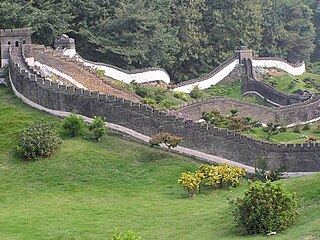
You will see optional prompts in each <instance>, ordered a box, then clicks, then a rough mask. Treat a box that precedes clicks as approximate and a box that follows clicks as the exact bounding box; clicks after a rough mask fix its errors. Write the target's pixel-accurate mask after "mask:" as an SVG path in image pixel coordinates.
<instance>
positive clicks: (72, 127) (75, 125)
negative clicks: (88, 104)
mask: <svg viewBox="0 0 320 240" xmlns="http://www.w3.org/2000/svg"><path fill="white" fill-rule="evenodd" d="M62 127H63V129H65V130H66V131H67V132H68V134H69V135H70V136H72V137H76V136H79V135H81V134H82V133H83V131H84V128H85V124H84V119H83V117H80V116H77V115H76V114H75V113H71V114H70V115H69V116H68V117H66V118H65V119H64V120H63V121H62Z"/></svg>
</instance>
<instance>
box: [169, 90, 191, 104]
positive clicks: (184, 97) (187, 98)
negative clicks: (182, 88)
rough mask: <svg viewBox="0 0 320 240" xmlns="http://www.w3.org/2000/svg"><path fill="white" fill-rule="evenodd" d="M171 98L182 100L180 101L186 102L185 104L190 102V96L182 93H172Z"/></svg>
mask: <svg viewBox="0 0 320 240" xmlns="http://www.w3.org/2000/svg"><path fill="white" fill-rule="evenodd" d="M173 96H174V97H175V98H178V99H180V100H182V101H186V102H188V101H190V96H189V95H187V94H185V93H184V92H174V93H173Z"/></svg>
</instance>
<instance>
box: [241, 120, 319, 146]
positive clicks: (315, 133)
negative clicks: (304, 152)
mask: <svg viewBox="0 0 320 240" xmlns="http://www.w3.org/2000/svg"><path fill="white" fill-rule="evenodd" d="M319 126H320V123H319V122H315V123H312V124H310V129H308V130H303V127H299V128H300V131H301V133H297V132H294V128H288V129H287V132H279V133H278V134H276V135H273V136H271V137H270V139H269V140H267V139H266V135H267V134H266V133H265V132H264V131H263V130H262V128H261V127H260V128H253V129H252V130H250V131H249V132H248V133H246V134H247V135H249V136H251V137H253V138H254V139H258V140H261V141H268V142H271V143H278V144H279V143H281V144H296V143H304V142H305V141H306V139H305V138H302V137H301V136H303V135H304V136H307V137H316V138H317V141H318V142H319V140H320V132H319Z"/></svg>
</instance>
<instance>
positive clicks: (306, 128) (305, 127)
mask: <svg viewBox="0 0 320 240" xmlns="http://www.w3.org/2000/svg"><path fill="white" fill-rule="evenodd" d="M309 129H310V123H306V124H305V125H303V127H302V130H309Z"/></svg>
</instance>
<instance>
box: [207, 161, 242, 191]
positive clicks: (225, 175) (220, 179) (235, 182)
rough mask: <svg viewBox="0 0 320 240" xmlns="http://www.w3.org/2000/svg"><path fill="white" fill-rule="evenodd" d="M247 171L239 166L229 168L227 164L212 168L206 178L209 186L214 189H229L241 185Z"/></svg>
mask: <svg viewBox="0 0 320 240" xmlns="http://www.w3.org/2000/svg"><path fill="white" fill-rule="evenodd" d="M207 171H208V170H207ZM245 174H246V171H245V169H241V168H239V167H238V166H229V165H227V164H226V163H223V164H222V165H217V166H211V171H210V169H209V173H208V175H207V176H206V178H207V180H208V183H207V185H209V186H211V187H212V188H220V189H221V188H229V187H237V186H239V185H240V179H241V178H242V177H243V176H245Z"/></svg>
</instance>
